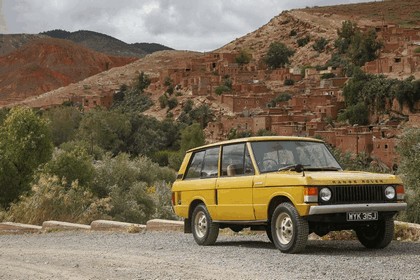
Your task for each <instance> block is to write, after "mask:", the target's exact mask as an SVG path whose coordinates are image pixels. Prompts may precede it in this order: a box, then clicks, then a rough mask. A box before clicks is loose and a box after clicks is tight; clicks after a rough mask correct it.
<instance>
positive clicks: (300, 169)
mask: <svg viewBox="0 0 420 280" xmlns="http://www.w3.org/2000/svg"><path fill="white" fill-rule="evenodd" d="M306 166H308V165H306ZM284 170H291V171H292V170H294V171H296V172H299V173H300V172H303V171H304V170H305V169H304V165H302V164H300V163H298V164H290V165H286V166H283V167H280V168H279V169H278V170H277V171H284Z"/></svg>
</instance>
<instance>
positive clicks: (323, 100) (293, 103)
mask: <svg viewBox="0 0 420 280" xmlns="http://www.w3.org/2000/svg"><path fill="white" fill-rule="evenodd" d="M333 102H336V98H335V97H334V96H332V95H329V94H318V95H309V94H304V95H296V96H293V97H292V99H290V100H289V106H290V107H292V108H293V109H294V110H299V111H312V112H315V111H316V108H317V107H318V106H325V105H330V104H332V103H333Z"/></svg>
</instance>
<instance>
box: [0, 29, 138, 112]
mask: <svg viewBox="0 0 420 280" xmlns="http://www.w3.org/2000/svg"><path fill="white" fill-rule="evenodd" d="M12 45H13V44H12ZM134 60H136V59H135V58H127V57H114V56H109V55H106V54H103V53H98V52H95V51H92V50H90V49H87V48H85V47H82V46H80V45H77V44H75V43H73V42H70V41H68V40H62V39H53V38H49V37H41V38H37V39H35V38H31V40H29V43H27V44H26V45H24V46H22V47H20V48H18V49H16V50H14V51H12V52H9V53H8V54H6V55H4V56H1V57H0V104H7V103H9V102H11V101H19V100H22V99H25V98H28V97H32V96H38V95H40V94H42V93H44V92H48V91H51V90H53V89H56V88H59V87H63V86H66V85H69V84H70V83H75V82H78V81H81V80H83V79H85V78H87V77H90V76H92V75H95V74H98V73H100V72H103V71H106V70H109V69H111V68H113V67H119V66H123V65H126V64H127V63H131V62H133V61H134Z"/></svg>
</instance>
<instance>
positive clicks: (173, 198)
mask: <svg viewBox="0 0 420 280" xmlns="http://www.w3.org/2000/svg"><path fill="white" fill-rule="evenodd" d="M172 206H175V193H174V192H173V193H172Z"/></svg>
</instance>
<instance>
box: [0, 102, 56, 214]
mask: <svg viewBox="0 0 420 280" xmlns="http://www.w3.org/2000/svg"><path fill="white" fill-rule="evenodd" d="M52 149H53V146H52V141H51V133H50V131H49V129H48V124H47V123H46V121H45V120H43V119H41V118H40V117H38V116H37V115H35V113H34V112H33V111H32V110H31V109H29V108H21V107H17V108H13V109H12V110H11V111H10V113H9V114H8V116H7V118H6V120H5V121H4V123H3V126H2V127H1V128H0V204H1V206H3V207H4V208H6V207H8V205H9V204H10V203H11V202H13V201H15V200H17V199H18V197H19V196H20V195H21V194H22V193H24V192H26V191H29V190H30V186H29V183H30V182H31V180H32V176H33V174H34V172H35V170H36V168H38V166H39V165H41V164H43V163H45V162H47V161H48V160H49V159H50V158H51V155H52Z"/></svg>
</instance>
